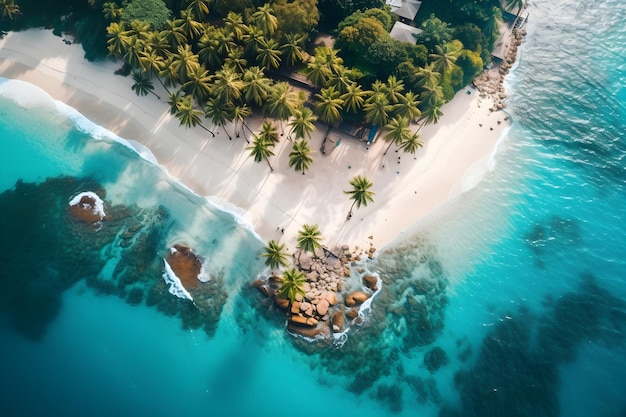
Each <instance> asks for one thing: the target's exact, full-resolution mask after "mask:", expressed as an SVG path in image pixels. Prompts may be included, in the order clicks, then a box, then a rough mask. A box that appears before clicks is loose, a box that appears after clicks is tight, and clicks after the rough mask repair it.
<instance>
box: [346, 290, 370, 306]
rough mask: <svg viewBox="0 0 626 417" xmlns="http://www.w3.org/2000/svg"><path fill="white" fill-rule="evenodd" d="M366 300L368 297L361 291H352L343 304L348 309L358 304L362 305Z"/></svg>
mask: <svg viewBox="0 0 626 417" xmlns="http://www.w3.org/2000/svg"><path fill="white" fill-rule="evenodd" d="M368 298H369V296H368V295H367V294H365V293H364V292H363V291H354V292H352V293H350V294H349V295H348V296H347V297H346V301H345V304H346V305H347V306H348V307H352V306H355V305H358V304H362V303H363V302H364V301H365V300H367V299H368Z"/></svg>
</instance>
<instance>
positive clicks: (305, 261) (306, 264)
mask: <svg viewBox="0 0 626 417" xmlns="http://www.w3.org/2000/svg"><path fill="white" fill-rule="evenodd" d="M298 262H299V264H300V269H302V270H303V271H310V270H311V265H313V259H312V258H311V256H309V254H308V253H306V252H300V256H298Z"/></svg>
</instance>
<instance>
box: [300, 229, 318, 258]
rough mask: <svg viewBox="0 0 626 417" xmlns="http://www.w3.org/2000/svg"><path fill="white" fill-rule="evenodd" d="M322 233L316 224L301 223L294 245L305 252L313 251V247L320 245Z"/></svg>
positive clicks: (316, 247)
mask: <svg viewBox="0 0 626 417" xmlns="http://www.w3.org/2000/svg"><path fill="white" fill-rule="evenodd" d="M321 240H322V233H321V232H320V230H319V228H318V226H317V225H316V224H303V225H302V229H301V230H300V231H299V232H298V237H297V239H296V241H297V243H296V247H298V248H300V249H302V250H303V251H305V252H313V253H315V249H319V248H321V247H322V244H321Z"/></svg>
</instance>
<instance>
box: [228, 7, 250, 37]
mask: <svg viewBox="0 0 626 417" xmlns="http://www.w3.org/2000/svg"><path fill="white" fill-rule="evenodd" d="M224 28H225V29H226V32H228V33H232V34H233V37H234V39H235V40H237V41H241V40H243V37H244V34H245V33H246V32H247V29H248V27H247V26H246V25H245V23H243V17H241V14H239V13H235V12H228V14H227V15H226V17H225V18H224Z"/></svg>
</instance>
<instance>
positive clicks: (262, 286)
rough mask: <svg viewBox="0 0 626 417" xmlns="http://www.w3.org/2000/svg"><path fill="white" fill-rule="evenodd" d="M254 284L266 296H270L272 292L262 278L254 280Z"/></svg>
mask: <svg viewBox="0 0 626 417" xmlns="http://www.w3.org/2000/svg"><path fill="white" fill-rule="evenodd" d="M252 286H253V287H254V288H256V289H257V290H258V291H259V292H260V293H261V294H263V295H264V296H266V297H269V295H270V292H269V290H268V289H267V287H266V286H265V282H264V281H263V280H262V279H256V280H254V282H253V283H252Z"/></svg>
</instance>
